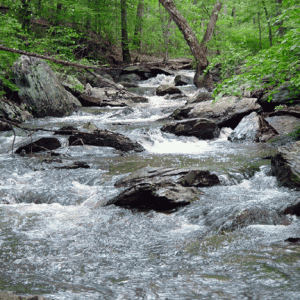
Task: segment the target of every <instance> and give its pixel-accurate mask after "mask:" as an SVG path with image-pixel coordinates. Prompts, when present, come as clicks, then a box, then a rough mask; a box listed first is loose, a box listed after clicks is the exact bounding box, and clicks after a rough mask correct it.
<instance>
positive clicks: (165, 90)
mask: <svg viewBox="0 0 300 300" xmlns="http://www.w3.org/2000/svg"><path fill="white" fill-rule="evenodd" d="M167 94H169V95H171V94H181V90H180V89H179V88H177V87H175V86H174V85H168V84H163V85H160V86H159V87H158V88H157V89H156V95H157V96H164V95H167Z"/></svg>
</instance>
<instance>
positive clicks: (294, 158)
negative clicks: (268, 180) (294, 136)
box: [271, 141, 300, 190]
mask: <svg viewBox="0 0 300 300" xmlns="http://www.w3.org/2000/svg"><path fill="white" fill-rule="evenodd" d="M277 152H278V153H277V154H276V155H275V156H274V157H272V159H271V169H272V175H273V176H276V177H277V179H278V181H279V184H280V185H283V186H287V187H290V188H296V189H297V190H300V142H299V141H298V142H296V143H294V144H292V145H291V146H289V147H279V148H278V150H277Z"/></svg>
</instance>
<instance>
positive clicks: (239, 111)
mask: <svg viewBox="0 0 300 300" xmlns="http://www.w3.org/2000/svg"><path fill="white" fill-rule="evenodd" d="M259 110H261V106H260V105H259V104H258V103H257V99H254V98H242V99H238V98H237V97H224V98H221V99H219V100H217V101H216V102H213V101H212V100H211V101H204V102H200V103H194V104H188V105H186V106H184V107H182V108H180V109H178V110H176V111H175V112H174V113H173V114H172V115H171V116H172V117H173V118H174V119H176V120H182V119H193V118H202V119H210V120H213V121H215V122H216V123H217V124H218V126H219V127H232V128H234V127H236V126H237V124H238V123H239V122H240V120H241V119H242V118H243V117H244V116H246V115H248V114H250V113H251V112H253V111H259Z"/></svg>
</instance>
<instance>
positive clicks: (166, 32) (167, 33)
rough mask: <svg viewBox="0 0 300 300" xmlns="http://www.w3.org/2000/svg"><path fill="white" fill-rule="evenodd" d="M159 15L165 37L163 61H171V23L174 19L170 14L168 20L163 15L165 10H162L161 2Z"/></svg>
mask: <svg viewBox="0 0 300 300" xmlns="http://www.w3.org/2000/svg"><path fill="white" fill-rule="evenodd" d="M159 15H160V21H161V26H162V34H163V39H164V59H163V63H164V64H166V63H168V61H169V42H170V25H171V20H172V19H171V16H170V15H168V18H167V20H166V18H165V16H163V12H162V10H161V6H160V4H159ZM166 22H167V23H166ZM165 23H166V24H165Z"/></svg>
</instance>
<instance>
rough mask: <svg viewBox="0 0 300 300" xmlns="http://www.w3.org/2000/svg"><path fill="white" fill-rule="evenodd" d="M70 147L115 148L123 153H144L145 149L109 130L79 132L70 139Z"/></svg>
mask: <svg viewBox="0 0 300 300" xmlns="http://www.w3.org/2000/svg"><path fill="white" fill-rule="evenodd" d="M69 145H70V146H76V145H77V146H78V145H80V146H83V145H91V146H102V147H103V146H104V147H113V148H115V149H117V150H121V151H135V152H142V151H144V148H143V147H142V146H141V145H140V144H139V143H137V142H134V141H132V140H131V139H129V138H128V137H126V136H124V135H122V134H120V133H115V132H112V131H108V130H100V129H99V130H95V131H93V132H92V133H87V132H77V133H74V134H73V135H71V136H70V137H69Z"/></svg>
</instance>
